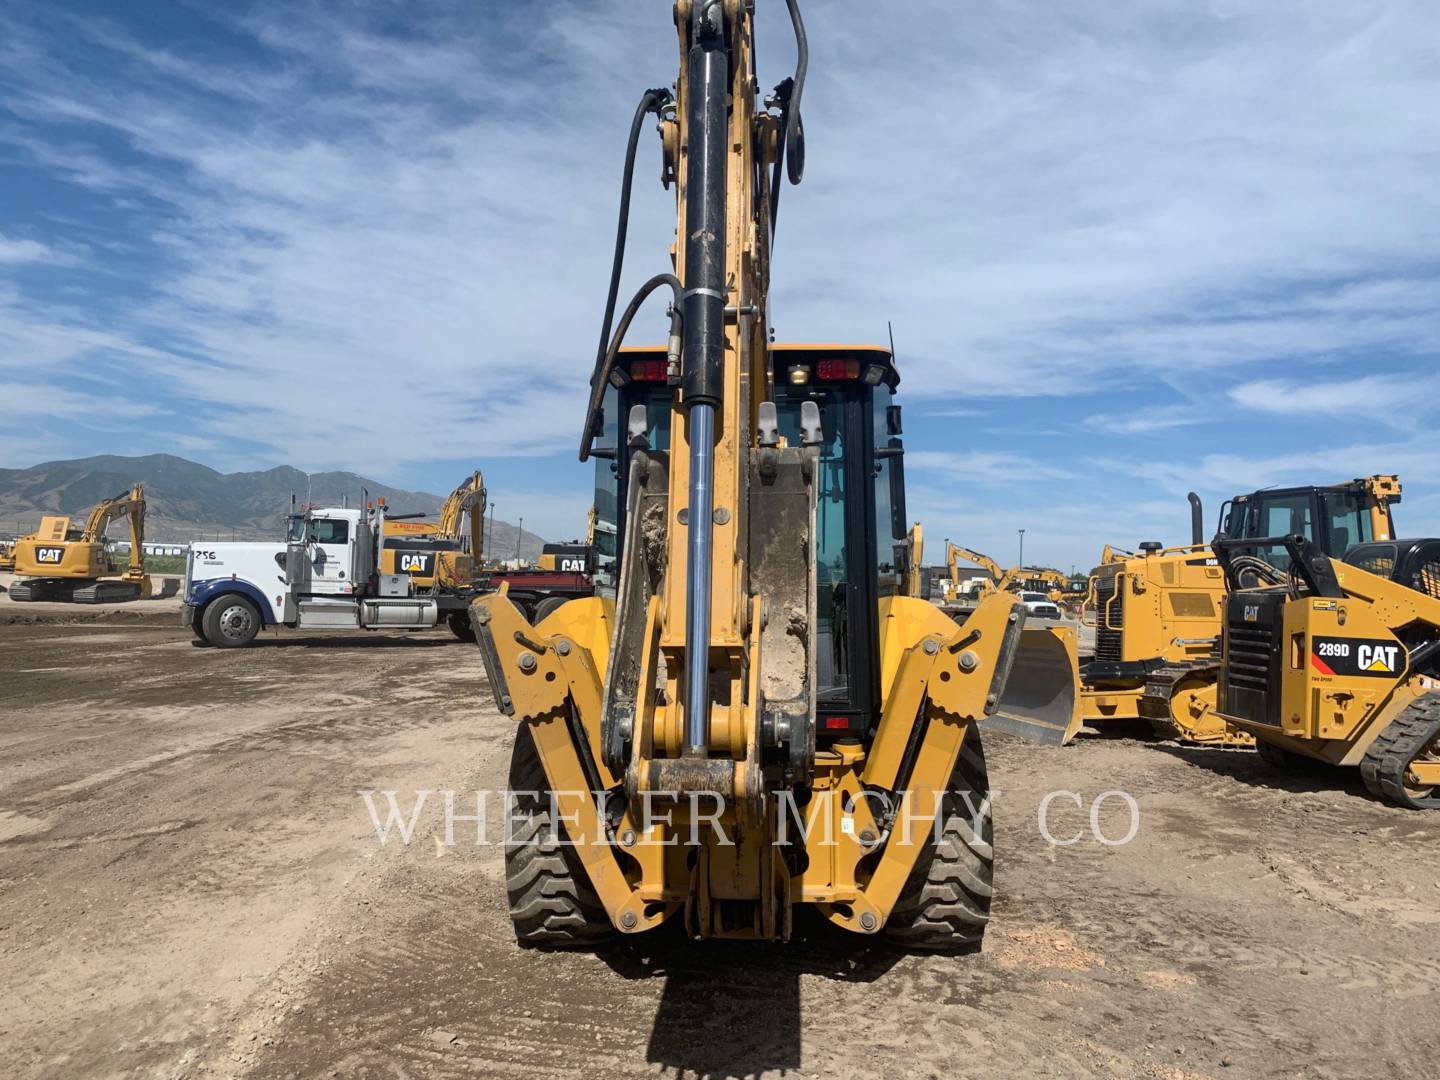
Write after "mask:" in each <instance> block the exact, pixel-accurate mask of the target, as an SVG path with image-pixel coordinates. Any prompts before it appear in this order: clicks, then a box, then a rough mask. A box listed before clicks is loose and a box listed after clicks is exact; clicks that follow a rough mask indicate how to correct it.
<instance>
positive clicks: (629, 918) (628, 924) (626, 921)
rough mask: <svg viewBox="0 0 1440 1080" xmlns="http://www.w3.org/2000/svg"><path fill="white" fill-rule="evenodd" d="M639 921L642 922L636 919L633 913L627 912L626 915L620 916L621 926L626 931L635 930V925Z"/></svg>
mask: <svg viewBox="0 0 1440 1080" xmlns="http://www.w3.org/2000/svg"><path fill="white" fill-rule="evenodd" d="M639 921H640V920H639V919H638V918H636V917H635V912H633V911H627V912H625V914H624V915H621V916H620V926H621V927H622V928H623V929H626V930H634V929H635V924H636V923H638V922H639Z"/></svg>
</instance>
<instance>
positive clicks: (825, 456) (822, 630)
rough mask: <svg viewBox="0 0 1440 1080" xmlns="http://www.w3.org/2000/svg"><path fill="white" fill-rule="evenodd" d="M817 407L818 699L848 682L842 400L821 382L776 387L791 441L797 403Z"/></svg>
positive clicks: (843, 692)
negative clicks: (807, 402) (808, 400)
mask: <svg viewBox="0 0 1440 1080" xmlns="http://www.w3.org/2000/svg"><path fill="white" fill-rule="evenodd" d="M807 398H808V399H810V400H812V401H814V402H815V403H816V404H817V405H818V406H819V407H820V432H821V434H820V477H819V480H820V482H819V484H818V490H817V491H816V506H815V575H816V586H817V590H816V592H817V595H816V597H815V610H816V614H817V620H816V621H817V623H818V625H817V627H816V629H817V635H816V637H817V642H816V643H817V645H818V648H817V649H816V650H815V652H816V657H815V670H816V681H817V683H818V686H817V690H818V698H817V699H818V700H819V701H820V702H822V703H824V702H826V701H844V700H845V699H846V697H847V694H848V690H849V686H850V659H849V657H850V652H849V625H850V622H849V617H848V616H849V604H850V602H851V588H850V565H849V556H850V553H849V550H848V547H847V545H846V543H845V532H846V529H845V445H844V420H845V401H844V397H843V395H842V394H841V392H840V391H839V390H836V389H834V388H831V387H826V386H814V387H807V388H805V389H798V388H796V389H791V388H790V387H776V389H775V402H776V405H777V409H776V412H777V414H778V417H777V418H778V420H779V425H780V434H781V435H782V436H783V437H784V438H785V439H786V441H787V442H788V443H789V444H790V445H791V446H799V445H800V444H801V439H802V436H801V432H800V403H801V402H802V401H804V400H806V399H807Z"/></svg>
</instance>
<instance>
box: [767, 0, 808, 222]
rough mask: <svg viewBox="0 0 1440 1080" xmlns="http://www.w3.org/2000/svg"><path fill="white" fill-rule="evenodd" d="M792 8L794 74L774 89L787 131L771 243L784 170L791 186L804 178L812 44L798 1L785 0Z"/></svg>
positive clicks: (775, 184)
mask: <svg viewBox="0 0 1440 1080" xmlns="http://www.w3.org/2000/svg"><path fill="white" fill-rule="evenodd" d="M785 6H786V7H788V8H789V9H790V25H791V26H792V27H794V29H795V74H794V75H793V76H791V77H790V78H788V79H785V80H784V81H783V82H782V83H780V85H779V86H777V87H776V88H775V96H776V97H777V98H779V100H780V116H781V120H782V122H783V124H784V126H785V130H784V132H783V134H782V135H781V138H780V147H779V149H778V150H777V151H776V152H775V168H774V170H773V171H772V172H771V174H770V241H771V244H772V246H773V244H774V241H775V223H776V221H778V220H779V217H780V173H781V172H782V171H784V173H785V175H786V176H787V177H788V178H789V180H790V183H791V184H798V183H800V181H801V180H802V179H803V178H804V176H805V125H804V122H803V121H802V119H801V116H800V98H801V95H803V94H804V93H805V74H806V72H808V71H809V70H810V42H809V39H808V38H807V37H806V36H805V20H804V19H802V18H801V17H800V4H799V0H785Z"/></svg>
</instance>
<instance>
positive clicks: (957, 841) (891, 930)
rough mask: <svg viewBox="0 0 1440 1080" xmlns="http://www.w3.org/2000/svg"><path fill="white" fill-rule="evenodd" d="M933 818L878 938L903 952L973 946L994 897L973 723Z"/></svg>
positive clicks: (986, 788)
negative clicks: (938, 819) (937, 819)
mask: <svg viewBox="0 0 1440 1080" xmlns="http://www.w3.org/2000/svg"><path fill="white" fill-rule="evenodd" d="M940 813H941V815H942V818H943V820H942V823H941V829H940V837H939V840H938V842H937V841H936V840H935V838H934V834H933V833H932V835H931V838H930V840H929V841H928V843H927V844H926V847H925V849H924V850H923V851H921V853H920V858H919V859H918V860H916V863H915V866H914V868H913V869H912V870H911V871H910V879H909V880H908V881H907V882H906V883H905V888H904V889H903V890H902V891H901V893H900V898H899V899H898V900H897V901H896V902H895V907H894V908H893V909H892V910H891V912H890V919H889V921H888V922H887V923H886V924H885V933H886V935H887V936H888V937H889V938H890V939H891V940H892V941H894V942H895V943H896V944H897V945H903V946H905V947H906V948H909V949H924V950H927V951H947V952H958V951H961V950H974V949H978V948H979V947H980V943H981V941H982V940H983V939H984V937H985V926H986V924H987V923H988V922H989V921H990V902H991V900H992V899H993V897H994V894H995V890H994V879H995V849H994V848H993V847H992V846H991V843H992V827H991V821H990V780H989V774H988V773H987V772H986V769H985V750H984V747H982V746H981V744H980V731H979V729H978V728H977V727H976V726H975V725H973V724H972V725H971V726H970V730H969V731H967V732H966V733H965V742H964V744H963V745H962V746H961V747H960V756H959V757H958V758H957V759H956V761H955V771H954V773H953V774H952V775H951V778H950V789H949V791H947V792H946V793H945V797H944V800H943V802H942V803H941V808H940Z"/></svg>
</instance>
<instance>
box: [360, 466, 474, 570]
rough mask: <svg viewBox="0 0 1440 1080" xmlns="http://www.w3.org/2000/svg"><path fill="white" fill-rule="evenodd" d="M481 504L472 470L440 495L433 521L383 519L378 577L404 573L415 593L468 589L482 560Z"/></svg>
mask: <svg viewBox="0 0 1440 1080" xmlns="http://www.w3.org/2000/svg"><path fill="white" fill-rule="evenodd" d="M485 502H486V493H485V477H484V475H483V474H482V473H481V472H480V470H479V469H476V470H475V471H474V472H473V473H471V474H470V475H469V476H467V477H466V478H465V479H464V480H463V481H462V482H461V483H460V484H459V485H458V486H457V487H456V488H455V490H454V491H452V492H451V493H450V494H449V495H448V496H446V499H445V502H444V503H443V504H441V506H440V515H439V519H438V520H437V521H436V522H434V523H431V522H428V521H409V520H406V519H404V518H398V519H396V520H394V521H393V522H392V521H390V520H387V521H386V523H385V526H386V536H385V541H384V546H383V547H382V549H381V556H380V572H381V573H382V574H407V575H409V577H410V581H411V582H412V584H413V585H414V586H415V588H416V590H417V591H421V592H423V591H426V590H433V589H435V588H445V587H449V588H456V589H459V588H466V587H468V586H469V585H470V583H471V580H472V579H473V578H474V576H475V570H476V568H477V567H478V566H480V565H481V562H482V561H483V559H484V557H485ZM467 522H468V527H466V523H467ZM462 530H463V531H462Z"/></svg>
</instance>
